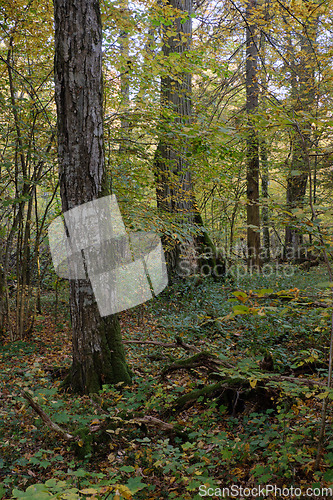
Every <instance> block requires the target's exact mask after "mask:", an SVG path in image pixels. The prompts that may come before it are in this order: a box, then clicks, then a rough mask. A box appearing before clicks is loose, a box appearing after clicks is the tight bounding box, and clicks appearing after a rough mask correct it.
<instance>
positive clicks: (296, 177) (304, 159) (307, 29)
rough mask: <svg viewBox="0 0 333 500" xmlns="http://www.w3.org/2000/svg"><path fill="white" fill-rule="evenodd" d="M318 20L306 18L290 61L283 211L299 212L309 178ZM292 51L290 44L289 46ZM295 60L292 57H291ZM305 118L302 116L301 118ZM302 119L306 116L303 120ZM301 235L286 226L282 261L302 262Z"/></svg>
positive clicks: (295, 229)
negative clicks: (290, 120)
mask: <svg viewBox="0 0 333 500" xmlns="http://www.w3.org/2000/svg"><path fill="white" fill-rule="evenodd" d="M317 24H318V19H317V18H315V17H312V18H308V20H307V23H306V25H304V26H303V31H302V33H301V34H300V47H301V51H300V52H299V55H298V57H299V60H298V61H295V57H291V64H290V66H291V68H290V69H291V75H292V77H291V89H292V90H291V94H292V102H293V108H294V112H295V120H297V123H296V124H295V127H294V131H293V135H292V158H291V162H290V169H289V173H288V178H287V197H286V202H287V203H286V204H287V211H288V212H290V211H292V210H294V209H302V208H303V205H304V199H305V194H306V189H307V180H308V176H309V167H310V165H309V150H310V148H311V144H312V140H311V122H312V120H311V112H312V111H313V110H314V105H315V66H316V57H315V52H314V46H315V43H316V36H317ZM290 50H291V51H292V50H293V49H292V44H291V43H290ZM293 56H295V54H293ZM304 115H305V116H304ZM306 115H308V116H307V117H306ZM302 243H303V239H302V234H301V232H300V231H299V230H298V228H297V227H295V225H292V224H290V225H288V226H287V227H286V232H285V258H288V259H290V260H293V261H296V262H299V261H302V260H303V259H304V249H303V247H302Z"/></svg>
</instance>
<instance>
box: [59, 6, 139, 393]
mask: <svg viewBox="0 0 333 500" xmlns="http://www.w3.org/2000/svg"><path fill="white" fill-rule="evenodd" d="M54 22H55V93H56V104H57V117H58V157H59V177H60V192H61V200H62V208H63V211H64V212H65V211H67V210H70V209H72V208H74V207H76V206H78V205H81V204H83V203H86V202H89V201H92V200H95V199H97V198H98V197H100V196H103V195H105V194H107V192H105V191H103V188H104V186H105V165H104V151H103V110H102V27H101V18H100V11H99V2H98V0H71V1H70V2H69V1H67V0H54ZM70 309H71V319H72V328H73V365H72V369H71V374H70V379H69V381H68V382H69V385H70V387H71V388H72V390H74V391H77V392H80V393H90V392H95V391H98V390H99V389H100V387H101V386H102V384H108V383H109V384H112V383H117V382H121V381H123V382H126V383H129V382H130V375H129V371H128V367H127V365H126V362H125V355H124V349H123V345H122V341H121V333H120V327H119V322H118V318H117V316H109V317H105V318H101V317H100V314H99V312H98V308H97V304H96V302H95V300H94V294H93V290H92V287H91V284H90V281H89V280H71V281H70Z"/></svg>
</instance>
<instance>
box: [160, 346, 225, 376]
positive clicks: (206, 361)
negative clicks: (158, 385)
mask: <svg viewBox="0 0 333 500" xmlns="http://www.w3.org/2000/svg"><path fill="white" fill-rule="evenodd" d="M222 366H224V367H228V368H232V365H231V364H229V363H227V362H225V361H223V360H221V359H220V358H218V357H217V356H215V355H214V354H210V353H208V352H200V353H198V354H194V356H191V357H190V358H188V359H181V360H179V361H176V362H175V363H172V364H171V365H169V366H167V367H165V368H164V369H163V370H162V377H163V376H165V375H167V374H168V373H170V372H173V371H177V370H192V369H193V368H206V369H207V370H209V371H211V372H214V371H216V370H220V368H221V367H222Z"/></svg>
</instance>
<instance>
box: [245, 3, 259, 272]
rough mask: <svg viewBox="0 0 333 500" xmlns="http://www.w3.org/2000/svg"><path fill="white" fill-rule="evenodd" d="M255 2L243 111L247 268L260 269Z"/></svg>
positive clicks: (248, 11)
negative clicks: (244, 119)
mask: <svg viewBox="0 0 333 500" xmlns="http://www.w3.org/2000/svg"><path fill="white" fill-rule="evenodd" d="M256 7H257V1H256V0H249V1H248V3H247V7H246V20H247V24H246V111H247V118H248V123H247V125H248V136H247V176H246V177H247V210H246V213H247V218H246V219H247V220H246V222H247V248H248V266H249V268H250V269H252V268H256V269H259V268H260V258H259V252H260V232H259V228H260V212H259V138H258V133H257V131H256V128H255V125H254V122H253V115H254V113H255V112H256V111H257V109H258V100H259V85H258V78H257V71H258V34H257V32H258V27H257V26H256V23H255V19H254V14H255V9H256Z"/></svg>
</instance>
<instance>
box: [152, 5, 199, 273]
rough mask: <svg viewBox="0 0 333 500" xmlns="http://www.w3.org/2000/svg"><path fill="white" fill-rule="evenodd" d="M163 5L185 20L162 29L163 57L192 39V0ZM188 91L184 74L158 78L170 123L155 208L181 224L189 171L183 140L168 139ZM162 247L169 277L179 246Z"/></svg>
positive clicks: (187, 117)
mask: <svg viewBox="0 0 333 500" xmlns="http://www.w3.org/2000/svg"><path fill="white" fill-rule="evenodd" d="M167 4H168V5H169V6H170V7H171V8H172V9H178V10H179V11H180V12H181V13H182V14H185V15H188V17H187V19H186V21H185V22H184V19H182V18H181V17H180V16H179V17H178V16H177V17H176V18H175V19H173V26H172V28H173V29H170V26H164V33H163V55H164V57H165V58H168V57H170V55H172V54H176V53H177V54H183V53H184V52H185V51H187V50H188V49H189V46H190V43H191V37H192V19H191V17H190V14H191V11H192V0H169V1H168V2H167ZM175 12H176V11H175ZM191 91H192V75H191V74H190V73H188V72H182V73H181V72H176V74H169V75H167V76H163V77H162V78H161V115H162V121H163V119H164V121H165V126H166V127H170V125H169V124H170V122H171V123H172V125H171V130H169V131H168V132H169V133H168V134H165V133H164V131H162V134H161V137H160V140H159V143H158V146H157V149H156V154H155V176H156V197H157V206H158V208H159V209H160V210H161V211H164V212H169V213H170V214H175V215H176V216H177V218H178V220H180V221H181V220H183V221H184V223H185V224H186V223H188V222H189V219H191V214H192V213H193V196H192V183H191V172H190V166H189V162H188V160H187V158H186V150H187V148H188V145H187V144H186V140H185V141H181V143H179V141H178V143H177V140H176V136H174V137H172V138H171V139H170V136H171V135H172V134H177V131H178V129H179V128H180V127H181V126H184V125H186V124H187V123H190V121H191V115H192V106H191ZM164 248H165V254H166V260H167V265H168V272H169V277H171V276H172V275H173V274H174V272H175V271H176V269H177V267H178V264H179V258H180V254H181V251H180V244H177V243H176V244H175V242H174V241H172V240H169V239H168V240H166V238H164Z"/></svg>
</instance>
